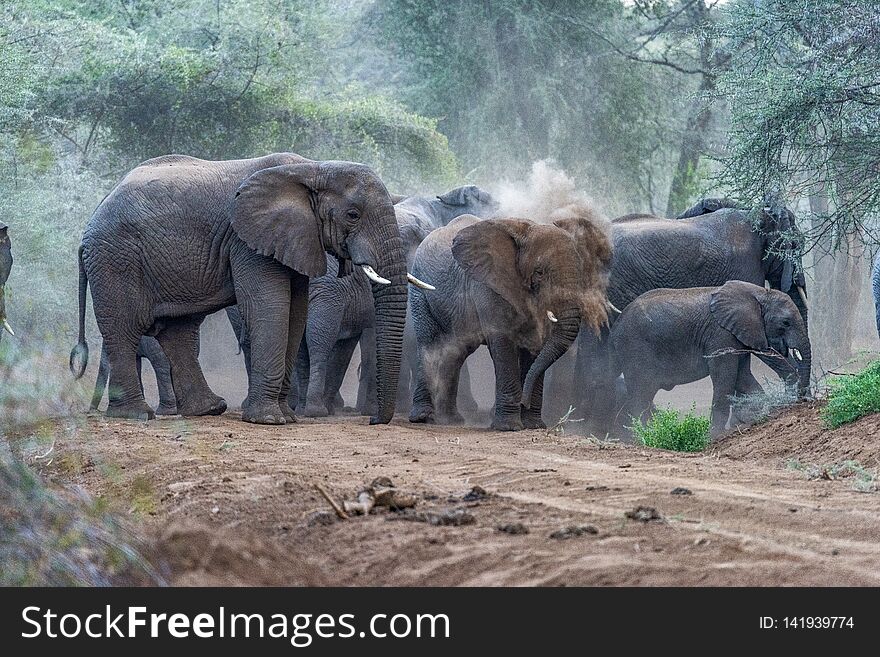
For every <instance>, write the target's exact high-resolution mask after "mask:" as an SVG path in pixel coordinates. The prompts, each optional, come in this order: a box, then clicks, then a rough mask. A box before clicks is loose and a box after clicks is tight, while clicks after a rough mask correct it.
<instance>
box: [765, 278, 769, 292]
mask: <svg viewBox="0 0 880 657" xmlns="http://www.w3.org/2000/svg"><path fill="white" fill-rule="evenodd" d="M764 289H765V290H767V291H768V292H769V291H770V281H768V280H767V279H766V278H765V279H764Z"/></svg>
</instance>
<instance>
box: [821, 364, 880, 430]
mask: <svg viewBox="0 0 880 657" xmlns="http://www.w3.org/2000/svg"><path fill="white" fill-rule="evenodd" d="M829 386H830V391H829V393H828V402H827V404H826V405H825V408H823V409H822V412H821V415H822V420H823V421H824V422H825V424H826V425H827V426H828V427H830V428H832V429H836V428H837V427H839V426H842V425H844V424H848V423H849V422H855V421H856V420H858V419H859V418H860V417H864V416H865V415H868V414H870V413H880V360H878V361H874V362H873V363H871V364H870V365H868V366H867V367H866V368H865V369H863V370H862V371H861V372H859V373H858V374H855V375H844V376H837V377H834V378H833V379H831V381H830V382H829Z"/></svg>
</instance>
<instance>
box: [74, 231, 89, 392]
mask: <svg viewBox="0 0 880 657" xmlns="http://www.w3.org/2000/svg"><path fill="white" fill-rule="evenodd" d="M77 259H78V260H79V339H78V341H77V343H76V346H75V347H74V348H73V349H72V350H71V352H70V372H71V374H73V378H75V379H79V378H81V377H82V375H83V374H85V373H86V367H88V364H89V345H88V343H87V342H86V292H87V291H88V287H89V278H88V276H87V275H86V268H85V265H83V248H82V246H80V247H79V251H78V252H77Z"/></svg>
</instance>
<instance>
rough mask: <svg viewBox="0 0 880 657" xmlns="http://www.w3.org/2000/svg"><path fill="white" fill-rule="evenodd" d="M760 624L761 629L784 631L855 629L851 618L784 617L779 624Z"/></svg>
mask: <svg viewBox="0 0 880 657" xmlns="http://www.w3.org/2000/svg"><path fill="white" fill-rule="evenodd" d="M766 620H768V619H764V622H762V623H761V627H762V628H768V629H769V628H773V627H779V628H782V629H786V630H833V629H852V628H853V627H855V623H854V622H853V618H852V616H785V617H784V618H782V619H781V620H782V622H781V623H776V622H773V623H772V624H768V623H766Z"/></svg>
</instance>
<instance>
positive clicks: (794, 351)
mask: <svg viewBox="0 0 880 657" xmlns="http://www.w3.org/2000/svg"><path fill="white" fill-rule="evenodd" d="M788 355H789V356H794V357H795V358H797V359H798V360H803V359H804V358H803V356H801V352H800V351H798V350H797V349H793V348H790V349H789V350H788Z"/></svg>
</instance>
